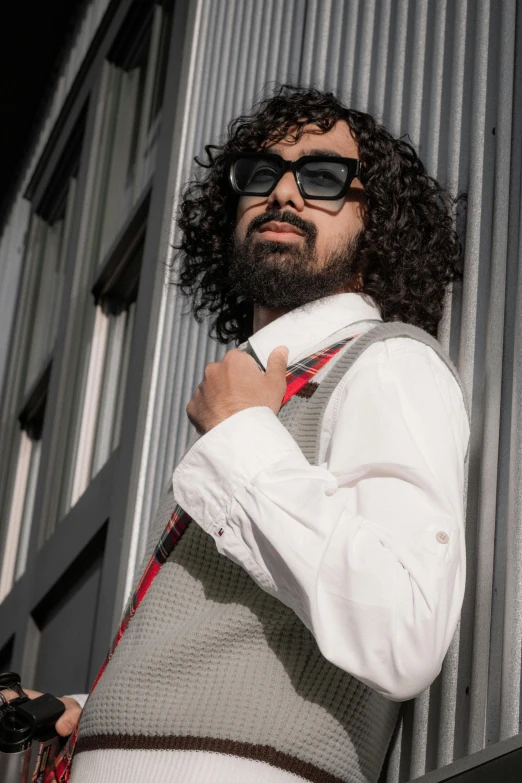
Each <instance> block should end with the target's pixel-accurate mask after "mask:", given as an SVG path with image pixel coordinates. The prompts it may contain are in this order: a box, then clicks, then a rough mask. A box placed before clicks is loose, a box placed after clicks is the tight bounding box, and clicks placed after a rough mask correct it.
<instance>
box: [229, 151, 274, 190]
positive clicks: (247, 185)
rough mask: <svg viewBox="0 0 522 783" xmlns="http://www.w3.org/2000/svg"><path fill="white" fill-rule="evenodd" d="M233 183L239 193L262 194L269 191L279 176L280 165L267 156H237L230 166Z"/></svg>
mask: <svg viewBox="0 0 522 783" xmlns="http://www.w3.org/2000/svg"><path fill="white" fill-rule="evenodd" d="M232 172H233V177H234V181H235V185H236V187H237V189H238V191H240V192H241V193H244V194H245V195H252V196H264V195H267V194H268V193H270V191H271V190H272V188H273V187H274V185H275V183H276V182H277V180H278V179H279V177H280V176H281V170H280V167H279V166H277V164H276V162H275V161H274V160H271V159H267V158H262V157H259V158H256V157H251V158H239V159H238V160H236V161H235V162H234V163H233V167H232Z"/></svg>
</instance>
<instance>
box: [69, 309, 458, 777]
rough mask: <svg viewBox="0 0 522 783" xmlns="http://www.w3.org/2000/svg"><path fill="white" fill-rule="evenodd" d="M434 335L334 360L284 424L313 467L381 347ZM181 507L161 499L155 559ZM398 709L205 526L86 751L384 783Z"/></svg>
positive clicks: (104, 687)
mask: <svg viewBox="0 0 522 783" xmlns="http://www.w3.org/2000/svg"><path fill="white" fill-rule="evenodd" d="M402 336H405V337H413V338H414V339H417V340H421V341H422V342H425V343H427V344H428V345H430V346H431V347H432V348H433V349H434V350H435V351H436V352H437V353H438V354H439V356H441V357H442V358H443V359H444V360H445V361H446V362H447V363H448V366H449V367H450V369H451V370H452V372H453V373H454V375H455V378H456V379H457V381H458V382H459V384H460V381H459V379H458V375H457V372H456V370H455V368H454V367H453V365H452V364H451V361H450V360H449V358H448V357H447V356H446V354H445V353H444V352H443V350H442V348H441V346H440V345H439V343H438V342H437V341H436V340H435V339H433V338H432V337H430V336H429V335H428V334H427V333H426V332H424V331H423V330H421V329H418V328H416V327H412V326H409V325H405V324H402V323H386V324H381V325H379V326H377V327H375V328H372V329H370V330H369V331H367V332H365V333H364V334H362V335H361V336H360V337H358V338H357V339H355V340H353V341H352V342H350V343H348V345H347V347H346V348H344V349H342V351H341V353H340V354H339V356H338V358H336V359H335V360H332V366H331V367H330V368H329V369H328V371H327V373H326V375H325V377H324V378H323V380H322V382H321V383H320V384H319V385H318V386H317V385H316V384H313V383H312V384H310V383H309V384H307V386H305V387H304V389H303V390H302V391H301V392H300V393H299V395H296V396H295V397H293V398H292V399H291V400H290V401H289V402H288V403H287V405H285V407H284V408H283V409H282V410H281V412H280V414H279V418H280V419H281V421H282V423H283V424H284V426H285V427H286V428H287V429H288V430H289V432H290V433H291V435H292V436H293V437H294V438H295V440H296V441H297V443H298V444H299V446H300V447H301V449H302V450H303V452H304V454H305V455H306V457H307V458H308V460H309V461H310V462H311V463H312V464H317V462H318V452H319V435H320V426H321V420H322V416H323V413H324V411H325V408H326V405H327V403H328V400H329V398H330V396H331V394H332V392H333V390H334V388H335V386H336V385H337V384H338V383H339V381H340V380H341V378H342V377H343V376H344V375H345V373H346V372H347V371H348V369H349V367H350V366H351V364H352V363H353V361H355V359H356V358H357V356H359V355H360V353H361V352H362V351H363V350H364V349H365V348H366V347H368V346H369V345H370V344H372V343H373V342H376V341H378V340H383V339H389V338H393V337H402ZM174 505H175V500H174V497H173V493H172V485H171V482H169V486H168V488H167V490H166V491H165V493H164V494H163V496H162V498H161V501H160V505H159V509H158V512H157V515H156V519H155V522H154V525H153V528H152V531H151V535H150V539H149V544H148V547H147V552H146V554H145V557H144V561H143V563H144V564H145V563H146V562H148V559H149V557H150V555H151V553H152V551H153V548H154V546H155V544H156V542H157V540H158V538H159V536H160V534H161V532H162V530H163V528H164V526H165V524H166V521H167V520H168V519H169V517H170V515H171V513H172V510H173V508H174ZM399 706H400V705H399V704H397V703H395V702H392V701H389V700H387V699H385V698H384V697H382V696H380V695H379V694H377V693H376V692H375V691H374V690H372V689H371V688H369V687H368V686H366V685H364V684H363V683H361V682H360V681H359V680H357V679H355V678H354V677H352V676H351V675H350V674H348V673H346V672H344V671H342V670H341V669H339V668H337V667H336V666H334V665H333V664H331V663H329V662H328V661H327V660H326V659H325V658H324V657H323V656H322V655H321V653H320V652H319V649H318V647H317V644H316V642H315V639H314V637H313V635H312V634H311V633H310V632H309V631H308V629H307V628H306V627H305V626H304V625H303V623H302V622H301V621H300V620H299V619H298V618H297V616H296V615H295V614H294V612H293V611H292V610H291V609H289V608H288V607H287V606H285V605H284V604H282V603H281V602H279V601H278V600H277V599H276V598H273V597H272V596H270V595H268V594H267V593H265V592H264V591H263V590H262V589H261V588H260V587H258V586H257V584H256V583H255V582H254V581H253V580H252V579H251V578H250V576H249V575H248V574H247V573H246V572H245V571H244V570H243V569H242V568H241V567H240V566H238V565H236V564H235V563H233V562H232V561H230V560H229V559H228V558H226V557H224V556H222V555H220V554H219V553H218V552H217V550H216V547H215V544H214V541H213V539H212V538H211V537H210V536H209V535H207V534H206V533H205V532H203V531H202V529H201V528H200V527H199V526H198V525H197V524H195V523H193V524H192V525H190V527H189V528H188V530H187V532H186V533H185V534H184V536H183V538H182V539H181V542H180V543H179V544H178V545H177V547H176V548H175V550H174V551H173V553H172V554H171V556H170V558H169V559H168V560H167V562H166V563H165V565H164V566H163V568H162V569H161V571H160V572H159V574H158V576H157V577H156V579H155V581H154V583H153V585H152V587H151V588H150V590H149V591H148V593H147V595H146V596H145V598H144V600H143V602H142V604H141V605H140V607H139V609H138V611H137V612H136V614H135V615H134V617H133V618H132V620H131V622H130V624H129V627H128V628H127V630H126V632H125V634H124V636H123V639H122V640H121V642H120V644H119V646H118V647H117V649H116V652H115V653H114V655H113V657H112V659H111V661H110V663H109V666H108V668H107V670H106V671H105V673H104V675H103V677H102V678H101V680H100V682H99V683H98V685H97V687H96V689H95V691H94V693H93V694H92V695H91V696H90V698H89V700H88V702H87V705H86V707H85V710H84V713H83V716H82V721H81V728H80V734H79V741H78V746H77V751H76V752H77V753H84V752H88V751H91V750H98V749H109V748H111V749H121V750H124V749H129V750H130V749H139V748H143V749H157V750H159V749H164V750H200V751H214V752H219V753H228V754H233V755H236V756H241V757H244V758H250V759H256V760H260V761H264V762H267V763H269V764H272V765H274V766H276V767H280V768H282V769H285V770H287V771H289V772H293V773H295V774H297V775H300V776H301V777H303V778H305V779H307V780H310V781H317V782H318V783H341V782H343V783H348V782H349V783H376V781H377V779H378V777H379V773H380V770H381V767H382V764H383V761H384V756H385V753H386V750H387V747H388V744H389V741H390V738H391V735H392V732H393V728H394V726H395V723H396V720H397V716H398V711H399Z"/></svg>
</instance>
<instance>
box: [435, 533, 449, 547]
mask: <svg viewBox="0 0 522 783" xmlns="http://www.w3.org/2000/svg"><path fill="white" fill-rule="evenodd" d="M435 538H436V539H437V541H438V542H439V544H447V543H448V541H449V536H448V534H447V533H445V532H444V531H443V530H439V532H438V533H437V535H436V536H435Z"/></svg>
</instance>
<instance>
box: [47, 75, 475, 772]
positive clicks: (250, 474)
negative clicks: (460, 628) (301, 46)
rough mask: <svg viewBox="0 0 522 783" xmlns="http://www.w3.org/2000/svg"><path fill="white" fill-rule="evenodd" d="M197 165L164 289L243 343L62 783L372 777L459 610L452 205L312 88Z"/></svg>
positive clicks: (287, 90)
mask: <svg viewBox="0 0 522 783" xmlns="http://www.w3.org/2000/svg"><path fill="white" fill-rule="evenodd" d="M207 150H208V152H209V162H208V164H205V165H206V166H207V168H208V172H207V175H206V177H205V178H204V179H203V180H201V181H198V182H194V183H191V185H190V186H189V187H188V188H187V190H186V191H185V193H184V197H183V201H182V205H181V210H180V217H179V225H180V227H181V230H182V242H181V245H180V247H179V248H178V249H179V251H180V255H179V260H180V268H179V281H178V284H179V285H180V286H181V288H182V290H183V291H184V292H185V293H186V294H188V295H190V296H191V297H192V299H193V309H194V313H195V315H196V316H198V317H199V315H200V314H201V313H203V312H210V313H212V314H214V316H215V319H214V322H213V328H214V331H215V334H216V335H217V337H218V339H220V340H221V341H223V342H227V341H230V340H236V342H237V343H239V344H240V346H239V350H232V351H230V352H229V353H228V354H227V355H226V356H225V358H224V359H223V360H222V361H221V362H217V363H213V364H210V365H208V366H207V368H206V370H205V377H204V379H203V380H202V382H201V383H200V385H199V386H198V388H197V390H196V392H195V394H194V396H193V398H192V400H191V401H190V403H189V405H188V406H187V414H188V417H189V419H190V421H191V422H192V423H193V425H194V427H195V429H196V431H197V432H198V433H199V435H200V438H199V440H197V441H196V443H195V444H194V445H193V446H192V448H191V449H189V451H188V453H187V454H186V455H185V457H184V458H183V460H182V461H181V463H180V464H179V465H178V466H177V467H176V470H175V471H174V475H173V480H172V486H171V487H169V489H168V491H167V492H166V493H165V495H164V496H163V498H162V501H161V504H160V509H159V511H158V514H157V518H156V521H155V524H154V528H153V530H152V533H151V538H150V542H149V546H148V551H147V555H146V557H145V561H144V566H145V565H146V564H147V562H148V563H149V566H148V568H147V571H146V574H147V576H146V577H145V579H144V580H142V581H141V583H140V586H139V590H138V592H137V597H136V601H135V605H138V608H137V609H136V611H135V612H134V614H132V613H130V612H129V613H128V616H127V620H126V621H125V623H124V625H125V632H124V634H123V636H122V638H121V639H120V641H119V643H118V645H117V646H116V647H114V648H113V651H112V655H111V657H110V660H109V663H108V665H107V667H106V669H105V670H104V672H103V674H102V676H101V678H100V679H99V680H98V681H97V684H96V686H95V688H94V691H93V693H92V694H91V696H90V698H89V701H88V703H87V706H86V708H85V710H84V714H83V717H82V720H81V724H80V731H79V736H78V743H77V745H76V751H75V756H74V762H73V766H72V777H71V780H72V781H73V783H87V781H89V782H90V781H97V782H98V781H103V782H104V783H109V782H111V783H112V781H126V782H127V781H129V783H134V781H142V780H154V781H159V780H164V781H183V783H193V782H194V783H195V782H196V781H197V783H202V781H203V782H204V781H212V783H219V782H221V781H223V783H224V782H225V781H226V783H230V782H231V781H232V782H233V783H235V782H237V783H239V781H241V783H243V781H248V782H249V783H257V782H258V781H259V783H261V781H263V782H264V781H267V782H270V783H276V782H277V783H283V782H284V783H290V782H291V781H294V783H295V781H301V780H302V781H305V780H307V781H315V780H317V781H325V782H326V783H335V782H338V781H374V783H375V781H377V778H378V777H379V773H380V770H381V767H382V764H383V761H384V757H385V753H386V750H387V747H388V744H389V741H390V737H391V735H392V732H393V728H394V725H395V723H396V720H397V715H398V707H399V702H400V701H402V700H405V699H410V698H412V697H414V696H416V695H417V694H419V693H420V692H422V691H423V690H424V689H425V688H427V687H428V686H429V685H430V683H431V682H432V681H433V680H434V678H435V677H436V676H437V674H438V672H439V671H440V667H441V664H442V661H443V658H444V655H445V653H446V651H447V648H448V646H449V643H450V641H451V638H452V636H453V633H454V630H455V627H456V624H457V620H458V616H459V612H460V608H461V603H462V598H463V592H464V573H465V560H464V557H465V555H464V538H463V535H464V534H463V528H464V524H463V485H464V461H465V456H466V453H467V447H468V440H469V426H468V420H467V415H466V410H465V405H464V401H463V397H462V391H461V388H460V385H459V381H458V377H457V376H456V374H455V373H454V371H453V369H452V367H451V364H450V363H449V362H448V361H447V360H446V357H445V356H444V355H443V352H442V351H441V349H440V348H439V347H438V346H437V344H436V343H435V341H434V340H433V339H432V338H430V336H429V335H430V334H431V335H434V334H435V333H436V328H437V324H438V321H439V319H440V316H441V313H442V305H443V298H444V294H445V290H446V286H447V284H448V283H449V282H450V281H451V280H454V279H456V278H457V277H458V276H459V264H460V245H459V242H458V239H457V237H456V235H455V233H454V231H453V228H452V220H451V214H450V200H449V198H448V197H447V196H445V194H444V193H443V191H442V190H441V188H440V187H439V186H438V184H437V183H436V182H434V180H432V179H430V178H429V177H428V176H427V174H426V172H425V170H424V168H423V166H422V164H421V162H420V161H419V159H418V158H417V156H416V154H415V152H414V151H413V149H412V148H411V146H410V145H408V144H406V143H405V142H402V141H399V140H396V139H393V137H392V136H391V135H390V134H388V133H387V132H386V131H385V130H384V129H383V128H381V127H380V126H378V125H377V124H376V123H375V121H374V120H373V119H372V118H371V117H370V116H369V115H365V114H362V113H358V112H354V111H351V110H348V109H346V108H344V107H343V106H342V105H341V104H340V102H339V101H338V100H337V99H336V98H335V97H334V96H333V95H332V94H330V93H321V92H319V91H316V90H313V89H304V88H294V87H290V86H284V87H282V88H281V89H280V90H279V91H278V92H277V93H276V95H274V97H272V98H271V99H268V100H266V101H264V102H263V103H261V104H260V105H259V106H258V107H257V108H256V111H255V112H254V113H253V114H252V115H251V116H249V117H240V118H238V119H237V120H236V121H235V122H234V123H232V124H231V126H230V128H229V136H228V139H227V141H226V142H225V144H224V145H223V146H222V147H218V148H217V150H218V153H217V155H215V157H214V156H213V154H212V153H211V148H207ZM393 321H399V322H404V323H406V324H412V325H413V326H416V327H418V328H417V330H416V331H415V330H413V329H411V327H408V328H409V329H410V331H408V328H406V329H405V330H403V331H401V329H402V326H401V324H400V323H399V324H395V326H397V327H398V329H396V330H395V331H393V326H394V325H393V324H391V323H389V322H393ZM376 327H378V329H379V330H381V331H377V330H376ZM372 330H375V331H373V334H374V335H375V334H377V335H378V336H380V337H382V339H377V340H375V341H374V342H373V343H372V344H368V347H367V348H366V349H365V350H364V351H363V352H362V353H360V355H359V357H358V358H356V359H355V360H353V356H352V354H351V353H350V352H351V351H352V352H353V351H355V349H356V346H357V345H358V343H357V339H359V345H361V344H364V340H367V341H368V343H369V335H370V334H371V333H372ZM404 334H406V335H410V334H411V336H400V335H404ZM361 340H362V341H363V343H361ZM354 355H355V354H354ZM351 356H352V358H350V357H351ZM310 357H311V358H310ZM300 363H303V366H305V365H306V366H310V367H311V369H310V370H309V371H308V372H307V373H305V374H304V375H302V374H301V373H302V368H300ZM287 367H288V369H289V370H290V369H291V374H290V376H289V377H287ZM303 377H304V380H305V381H306V383H304V385H303V382H302V378H303ZM287 381H288V384H287ZM176 504H179V506H177V505H176ZM189 515H190V518H192V520H193V521H190V518H189ZM169 519H171V521H172V520H173V524H174V529H175V531H176V536H175V537H176V541H175V542H174V543H175V548H174V546H172V549H169V550H168V552H169V553H168V557H167V559H166V562H165V563H164V565H162V567H161V568H157V567H156V566H157V561H155V559H154V558H155V556H154V555H153V552H154V546H155V544H156V542H157V540H158V538H159V537H160V535H161V532H162V530H163V528H164V527H165V524H166V523H167V522H168V520H169ZM171 538H172V536H171ZM164 540H165V541H167V539H164ZM167 543H168V542H167ZM171 543H172V542H171ZM160 549H161V548H160ZM157 556H158V558H159V557H160V556H161V552H160V554H159V555H157ZM151 568H152V571H151V570H150V569H151ZM130 618H131V619H130ZM77 712H78V707H77V706H75V705H71V704H70V703H68V710H67V712H66V713H65V715H64V718H63V719H62V720H66V719H69V720H70V722H71V723H74V722H75V721H76V719H77ZM63 733H67V731H66V730H65V729H64V730H63Z"/></svg>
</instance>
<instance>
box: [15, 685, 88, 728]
mask: <svg viewBox="0 0 522 783" xmlns="http://www.w3.org/2000/svg"><path fill="white" fill-rule="evenodd" d="M23 691H24V693H25V694H26V696H29V698H30V699H36V698H37V697H38V696H41V695H42V694H41V693H40V692H39V691H31V690H29V689H28V688H24V689H23ZM2 694H3V695H4V696H5V698H6V699H7V701H12V700H13V699H17V698H18V694H17V693H15V691H10V690H5V689H4V690H2ZM60 701H63V703H64V704H65V712H64V713H63V715H62V716H61V717H60V718H59V719H58V721H57V722H56V731H57V733H58V734H59V735H60V737H68V736H69V734H72V733H73V731H74V729H75V728H76V724H77V723H78V721H79V720H80V715H81V714H82V708H81V707H80V705H79V704H78V702H77V701H76V699H71V698H70V697H69V696H63V697H61V698H60Z"/></svg>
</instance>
